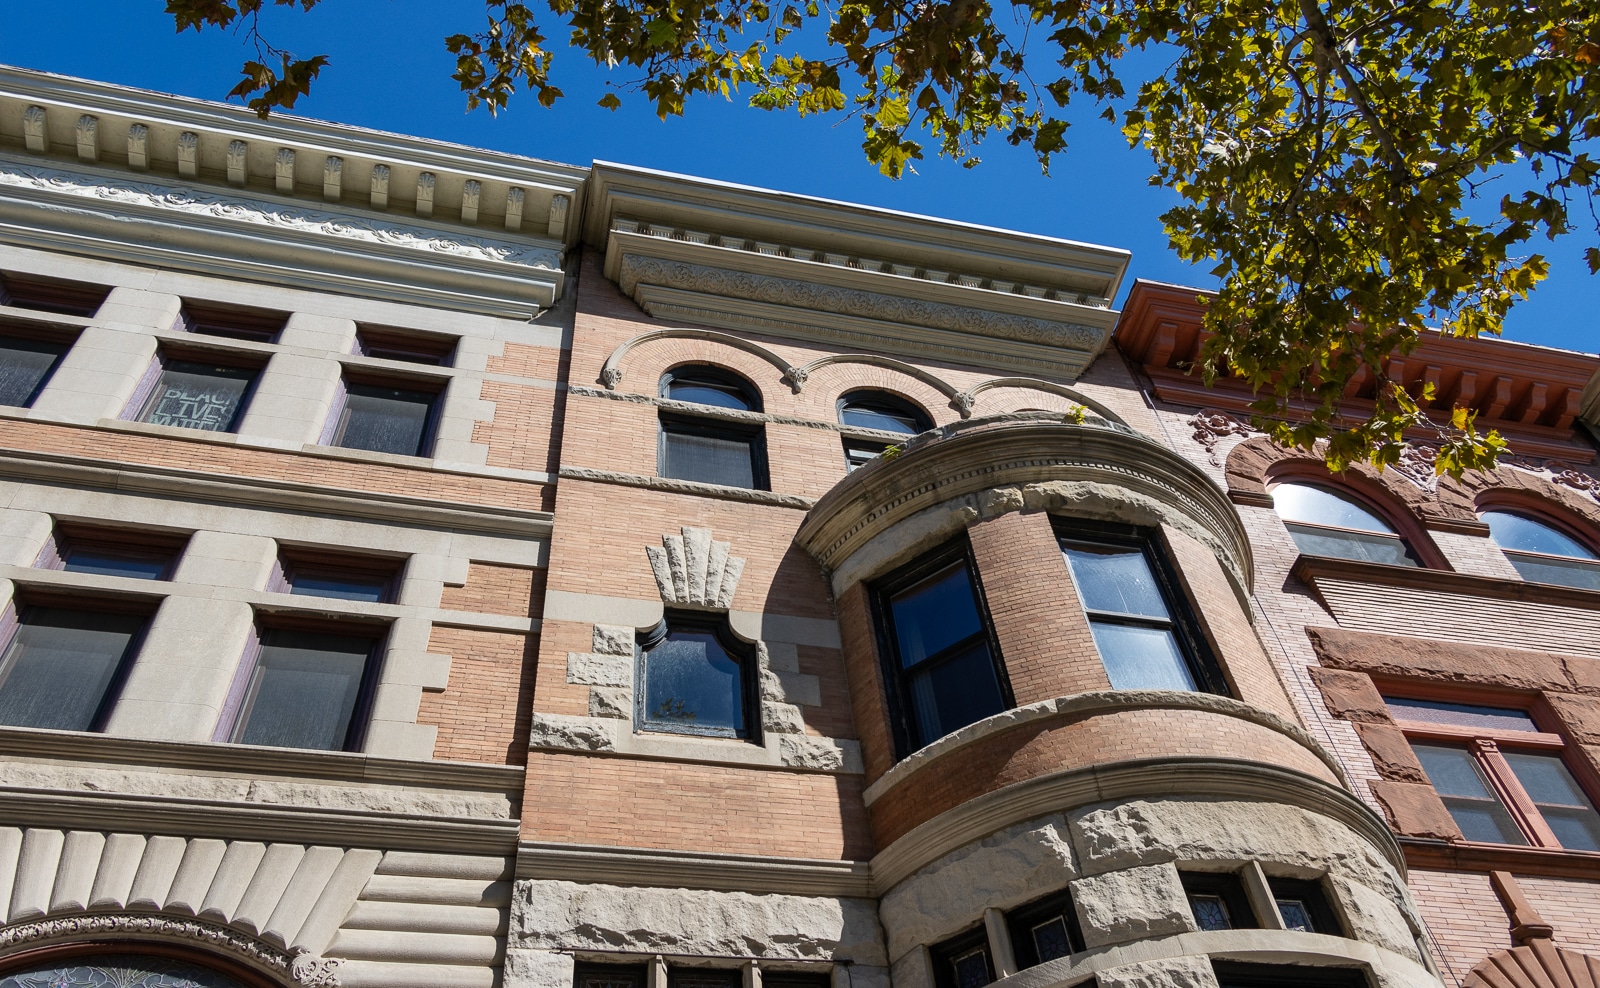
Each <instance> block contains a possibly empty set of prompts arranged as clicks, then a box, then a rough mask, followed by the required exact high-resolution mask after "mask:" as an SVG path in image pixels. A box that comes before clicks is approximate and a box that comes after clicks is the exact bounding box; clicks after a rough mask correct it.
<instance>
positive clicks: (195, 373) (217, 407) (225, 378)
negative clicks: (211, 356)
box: [139, 360, 256, 432]
mask: <svg viewBox="0 0 1600 988" xmlns="http://www.w3.org/2000/svg"><path fill="white" fill-rule="evenodd" d="M255 378H256V372H255V371H254V370H250V369H248V368H244V367H219V366H217V365H215V364H206V363H200V362H198V361H193V360H169V361H167V362H166V363H165V364H164V365H163V366H162V368H161V375H160V377H159V378H157V380H156V385H155V388H154V389H152V390H151V392H150V397H149V398H147V399H146V400H145V404H144V408H143V409H142V410H141V411H140V413H139V421H141V422H149V423H150V424H152V425H171V426H176V427H178V428H180V429H203V430H205V431H207V432H232V431H233V427H234V423H235V421H236V420H237V419H238V417H239V412H240V410H241V408H242V407H243V405H244V398H245V393H246V392H248V391H249V390H250V385H251V383H252V382H254V381H255Z"/></svg>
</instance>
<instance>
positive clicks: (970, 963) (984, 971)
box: [950, 947, 989, 988]
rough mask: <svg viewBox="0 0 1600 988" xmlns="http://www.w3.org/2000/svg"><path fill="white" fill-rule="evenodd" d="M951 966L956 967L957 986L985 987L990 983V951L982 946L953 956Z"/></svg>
mask: <svg viewBox="0 0 1600 988" xmlns="http://www.w3.org/2000/svg"><path fill="white" fill-rule="evenodd" d="M950 966H951V967H953V968H954V969H955V988H983V986H984V985H986V984H988V983H989V952H988V951H986V950H984V949H983V948H981V947H980V948H978V949H977V950H972V951H968V952H967V953H965V954H962V955H961V956H960V957H956V958H953V959H952V960H951V961H950Z"/></svg>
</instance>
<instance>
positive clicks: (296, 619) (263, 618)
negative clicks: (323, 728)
mask: <svg viewBox="0 0 1600 988" xmlns="http://www.w3.org/2000/svg"><path fill="white" fill-rule="evenodd" d="M276 630H282V631H301V632H308V633H311V634H322V635H340V636H344V637H349V638H361V637H366V636H367V635H371V637H372V644H371V645H370V646H369V647H368V649H367V657H366V659H365V660H364V661H363V665H362V668H361V683H360V685H359V686H358V687H357V691H356V700H355V703H354V704H353V705H352V706H351V708H350V723H349V725H347V726H346V728H345V737H344V744H343V745H342V746H341V747H338V748H331V749H325V748H303V749H296V750H302V751H347V752H359V751H361V750H362V747H363V745H365V743H366V740H367V731H368V729H369V728H370V727H371V725H372V707H373V702H374V700H375V699H376V697H377V693H378V683H379V680H380V679H381V678H382V675H383V665H384V659H385V653H386V651H387V649H388V644H389V633H390V631H391V630H393V629H392V628H391V627H390V625H389V623H388V622H376V621H348V620H339V619H336V618H330V617H326V616H322V615H308V614H296V613H292V612H287V611H269V610H265V609H262V608H257V610H256V612H255V620H254V621H253V622H252V624H251V635H252V636H253V637H252V639H251V640H250V641H248V642H247V643H246V651H245V654H243V655H241V656H240V662H239V667H238V669H237V670H236V671H235V673H234V680H233V682H232V683H231V684H230V686H229V688H228V696H227V699H226V700H225V701H224V704H223V709H222V714H221V716H219V717H218V718H217V729H216V731H215V733H214V734H213V737H212V740H214V741H225V742H227V743H229V744H242V745H247V746H249V747H256V745H253V744H249V743H248V742H245V741H240V740H239V738H240V737H241V736H242V735H243V733H244V730H245V728H246V726H247V725H248V723H249V720H250V718H249V716H248V714H249V713H250V712H253V711H251V710H247V709H246V700H247V699H248V696H247V694H248V693H249V689H250V680H251V678H252V677H253V676H254V675H255V670H256V668H257V666H258V665H259V663H260V661H261V650H262V649H264V648H265V647H266V644H267V643H266V638H267V635H268V633H270V632H272V631H276Z"/></svg>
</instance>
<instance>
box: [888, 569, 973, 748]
mask: <svg viewBox="0 0 1600 988" xmlns="http://www.w3.org/2000/svg"><path fill="white" fill-rule="evenodd" d="M889 609H890V611H891V613H892V614H893V616H894V637H895V646H896V647H897V648H898V650H899V652H900V667H901V668H902V669H909V668H911V667H912V666H914V665H916V664H917V663H918V662H921V661H922V660H923V659H926V658H928V657H929V656H931V655H935V654H937V653H938V652H939V651H941V650H942V649H946V648H949V647H950V646H951V645H954V644H955V643H956V642H959V641H961V640H963V639H965V638H970V637H971V636H972V635H975V634H977V633H978V632H979V631H980V630H982V628H983V622H982V621H981V620H980V619H979V617H978V603H977V600H976V599H975V598H974V597H973V593H972V581H971V580H970V579H968V578H967V567H966V565H965V564H963V563H956V564H954V565H952V566H951V567H950V568H949V569H946V570H943V571H941V572H939V573H935V574H934V575H933V576H930V577H928V578H927V579H925V580H923V581H922V582H921V583H918V584H916V585H915V586H913V587H911V588H910V589H908V590H902V591H901V592H900V593H898V594H896V595H895V596H894V597H893V598H892V599H891V601H890V603H889ZM934 736H935V737H938V735H934Z"/></svg>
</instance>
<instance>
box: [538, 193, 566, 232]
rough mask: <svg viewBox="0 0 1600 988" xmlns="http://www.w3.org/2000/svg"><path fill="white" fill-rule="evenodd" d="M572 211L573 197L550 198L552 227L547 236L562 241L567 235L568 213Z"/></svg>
mask: <svg viewBox="0 0 1600 988" xmlns="http://www.w3.org/2000/svg"><path fill="white" fill-rule="evenodd" d="M571 209H572V197H571V196H568V195H561V194H559V193H558V194H556V195H553V196H551V197H550V225H549V227H548V228H547V229H546V230H545V235H546V236H548V237H550V239H552V240H561V239H563V238H564V237H566V235H567V213H568V211H570V210H571Z"/></svg>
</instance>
